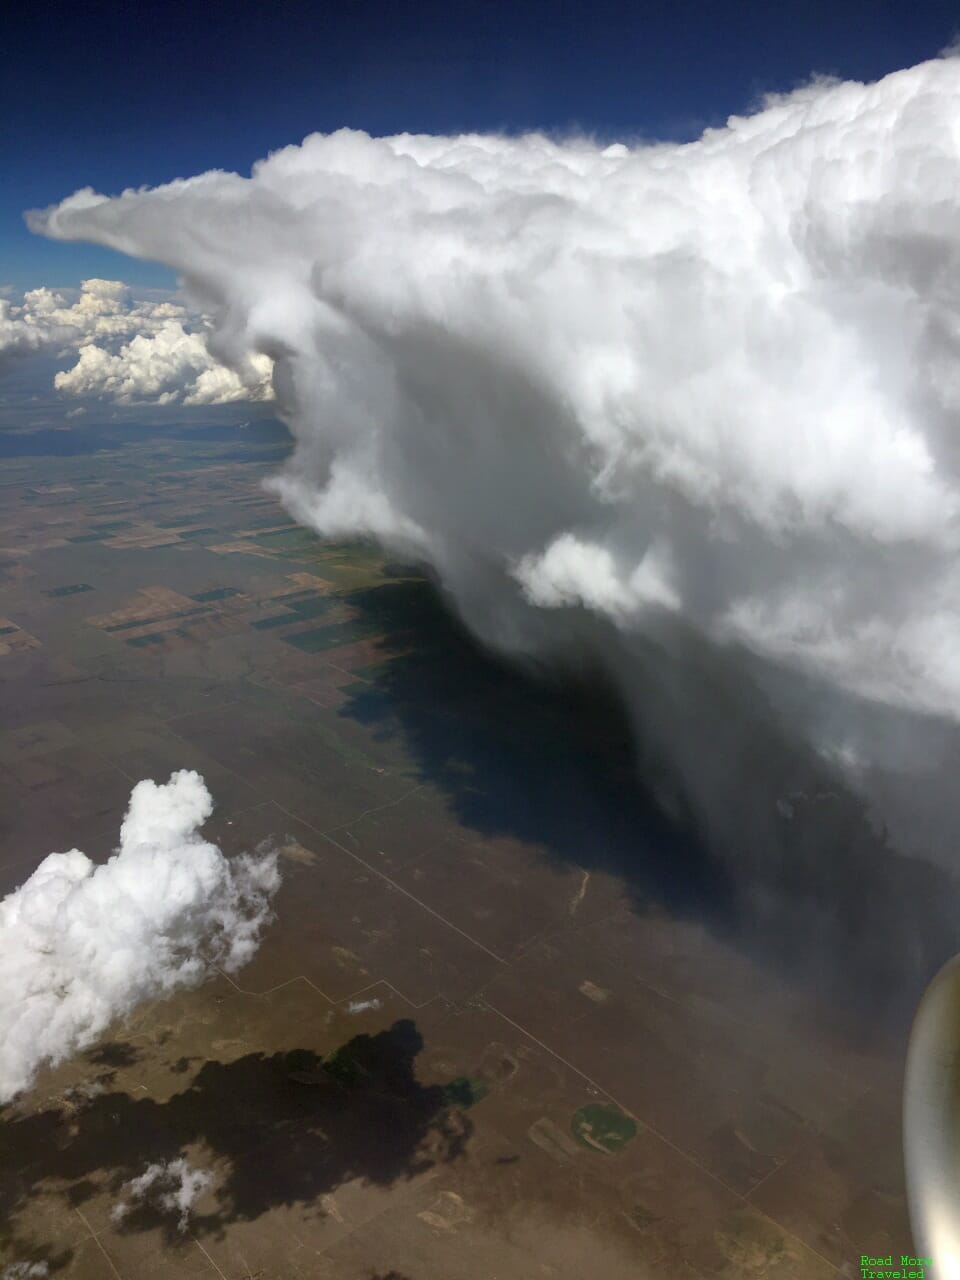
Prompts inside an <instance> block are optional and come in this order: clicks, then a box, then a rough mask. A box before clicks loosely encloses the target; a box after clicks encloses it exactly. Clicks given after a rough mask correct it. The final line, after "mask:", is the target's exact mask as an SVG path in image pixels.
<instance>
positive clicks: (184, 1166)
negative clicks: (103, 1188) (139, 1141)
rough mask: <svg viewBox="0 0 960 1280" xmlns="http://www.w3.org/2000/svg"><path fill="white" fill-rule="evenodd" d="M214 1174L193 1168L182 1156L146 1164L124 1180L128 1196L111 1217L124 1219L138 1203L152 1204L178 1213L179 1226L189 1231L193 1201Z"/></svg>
mask: <svg viewBox="0 0 960 1280" xmlns="http://www.w3.org/2000/svg"><path fill="white" fill-rule="evenodd" d="M212 1178H213V1175H212V1174H210V1173H208V1172H207V1171H206V1170H205V1169H194V1168H193V1167H192V1166H191V1165H190V1164H189V1162H188V1161H187V1160H185V1159H184V1158H183V1157H182V1156H181V1157H180V1158H178V1159H176V1160H166V1161H164V1160H161V1161H159V1162H158V1163H156V1164H149V1165H147V1167H146V1169H145V1170H144V1171H143V1173H141V1174H140V1176H139V1177H137V1178H132V1179H131V1180H130V1181H129V1182H127V1183H125V1184H124V1187H123V1192H122V1194H123V1195H125V1196H126V1197H127V1198H126V1200H121V1201H120V1203H118V1204H116V1205H114V1208H113V1211H112V1213H111V1217H112V1218H113V1220H114V1221H115V1222H121V1221H122V1220H123V1219H124V1218H125V1217H126V1216H127V1214H128V1213H129V1212H130V1210H131V1209H133V1208H135V1207H136V1206H137V1205H138V1204H141V1205H149V1206H150V1207H151V1208H153V1209H156V1210H157V1211H158V1212H160V1213H171V1214H176V1216H177V1227H178V1228H179V1230H180V1231H186V1229H187V1226H188V1225H189V1222H190V1213H191V1211H192V1209H193V1206H194V1203H195V1202H196V1200H197V1198H198V1197H199V1196H200V1195H201V1193H202V1192H203V1190H204V1188H205V1187H207V1186H209V1184H210V1182H211V1181H212Z"/></svg>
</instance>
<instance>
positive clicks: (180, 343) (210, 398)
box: [53, 319, 272, 404]
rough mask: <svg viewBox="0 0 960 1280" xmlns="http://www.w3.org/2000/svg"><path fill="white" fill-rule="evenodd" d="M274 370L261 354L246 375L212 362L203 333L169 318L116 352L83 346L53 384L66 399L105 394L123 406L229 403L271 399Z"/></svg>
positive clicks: (89, 345) (251, 363)
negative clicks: (193, 331) (181, 402)
mask: <svg viewBox="0 0 960 1280" xmlns="http://www.w3.org/2000/svg"><path fill="white" fill-rule="evenodd" d="M271 370H272V363H271V361H270V360H269V359H268V358H267V357H266V356H261V355H253V356H251V357H250V359H249V360H248V361H247V362H246V368H245V369H243V371H242V374H238V373H236V372H234V370H232V369H227V368H224V366H223V365H220V364H216V363H215V362H214V361H213V360H212V358H211V356H210V353H209V352H208V350H207V346H206V343H205V342H204V338H203V335H202V334H201V333H188V332H187V331H186V330H185V329H184V327H183V325H182V323H181V322H180V321H179V320H173V319H168V320H164V321H163V323H162V324H161V325H160V327H159V328H158V329H157V330H156V331H155V332H154V333H152V334H150V335H145V334H142V333H138V334H137V335H136V337H134V338H131V340H130V341H129V342H126V343H124V344H123V346H121V347H120V349H119V351H117V352H116V353H115V354H111V353H110V352H109V351H108V350H106V349H105V348H104V347H100V346H96V345H95V344H94V343H88V344H87V345H85V346H82V347H81V348H80V351H79V357H78V359H77V363H76V364H75V365H74V367H73V368H72V369H67V370H64V371H63V372H61V373H58V374H56V376H55V377H54V380H53V385H54V386H55V387H56V389H57V390H58V391H62V392H64V393H65V394H67V395H74V396H105V397H108V398H109V399H112V400H116V401H117V402H118V403H119V404H141V403H144V402H149V403H153V404H169V403H170V402H171V401H177V400H182V401H183V403H184V404H227V403H229V402H230V401H233V400H265V399H268V398H269V397H270V395H271V391H270V373H271Z"/></svg>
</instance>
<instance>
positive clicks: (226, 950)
mask: <svg viewBox="0 0 960 1280" xmlns="http://www.w3.org/2000/svg"><path fill="white" fill-rule="evenodd" d="M212 811H213V802H212V799H211V797H210V793H209V791H208V790H207V788H206V787H205V785H204V782H203V779H202V778H201V777H200V776H199V774H197V773H194V772H191V771H189V770H181V771H180V772H179V773H174V774H173V775H172V776H171V778H170V781H169V782H167V783H165V784H163V785H157V784H156V783H155V782H151V781H144V782H139V783H138V784H137V785H136V786H135V787H134V789H133V792H132V794H131V796H130V805H129V808H128V809H127V813H126V817H125V818H124V820H123V825H122V827H121V829H120V845H119V848H118V849H117V850H116V852H115V853H114V855H113V856H112V857H111V858H110V860H109V861H108V862H106V863H104V864H103V865H102V866H96V865H95V864H94V863H92V862H91V861H90V859H89V858H88V857H86V855H85V854H83V853H81V852H80V850H79V849H71V850H70V852H69V853H52V854H50V856H49V857H47V858H45V859H44V860H43V862H41V864H40V866H39V867H37V869H36V871H35V872H34V873H33V875H32V876H31V877H30V879H29V880H27V881H26V883H25V884H23V885H21V887H20V888H19V889H17V890H15V891H14V892H13V893H11V894H9V895H8V896H7V897H6V898H4V899H3V901H2V902H0V1025H2V1026H3V1029H4V1035H3V1040H2V1042H0V1101H6V1100H8V1099H10V1098H11V1097H13V1096H14V1095H15V1094H17V1093H18V1092H19V1091H20V1090H22V1089H25V1088H26V1087H28V1086H29V1084H30V1082H31V1080H32V1078H33V1076H34V1073H35V1072H36V1070H37V1068H38V1067H39V1066H40V1065H41V1064H42V1063H44V1062H52V1063H56V1062H59V1061H61V1060H62V1059H63V1058H65V1057H67V1056H68V1055H69V1054H71V1053H73V1052H75V1051H76V1050H78V1049H82V1048H85V1047H87V1046H88V1045H90V1044H92V1043H93V1042H94V1041H95V1040H96V1038H97V1037H98V1036H99V1035H101V1033H102V1032H103V1031H105V1030H106V1028H107V1027H108V1026H109V1025H110V1023H111V1022H112V1021H113V1020H114V1019H115V1018H118V1017H121V1016H123V1015H124V1014H126V1013H127V1012H129V1010H130V1009H132V1008H133V1006H134V1005H136V1004H137V1003H138V1002H139V1001H141V1000H145V999H149V998H156V997H158V996H162V995H166V994H167V993H169V992H171V991H173V990H175V989H176V988H178V987H183V986H193V985H196V984H197V983H200V982H202V981H203V980H204V979H205V978H207V977H208V976H209V975H210V974H211V973H212V972H213V971H214V970H215V968H217V967H219V968H223V969H225V970H227V971H233V970H236V969H238V968H239V967H240V966H241V965H243V964H245V963H246V962H247V961H248V960H249V959H250V958H251V956H252V955H253V953H254V952H255V950H256V948H257V945H258V942H259V938H260V934H261V932H262V930H263V928H264V926H265V924H266V923H267V921H268V919H269V913H270V912H269V909H270V900H271V897H272V895H273V893H274V892H275V891H276V889H277V887H278V884H279V873H278V870H277V862H276V855H275V854H274V853H272V852H269V851H260V852H258V853H257V854H255V855H249V856H245V857H242V858H238V859H234V860H232V861H230V860H228V859H227V858H225V857H224V855H223V854H222V853H221V851H220V850H219V849H218V848H217V847H216V846H215V845H213V844H210V843H209V842H208V841H206V840H204V839H203V838H202V837H201V836H200V834H199V828H200V826H201V825H202V824H203V822H204V821H205V820H206V819H207V818H208V817H209V816H210V814H211V812H212Z"/></svg>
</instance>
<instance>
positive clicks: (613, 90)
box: [0, 0, 956, 288]
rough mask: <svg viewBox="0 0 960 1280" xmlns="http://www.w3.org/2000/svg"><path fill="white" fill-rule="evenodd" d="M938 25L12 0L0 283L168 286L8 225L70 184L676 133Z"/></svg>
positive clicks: (625, 7)
mask: <svg viewBox="0 0 960 1280" xmlns="http://www.w3.org/2000/svg"><path fill="white" fill-rule="evenodd" d="M955 29H956V18H955V17H954V16H952V15H951V13H950V11H949V7H948V6H944V5H942V4H933V3H923V2H921V3H915V4H911V3H907V2H905V0H890V2H889V3H883V4H881V3H865V2H863V0H835V2H833V3H824V2H823V0H781V2H780V3H777V4H772V3H770V2H769V0H764V2H763V3H758V2H757V0H739V2H738V3H737V2H735V3H727V4H713V3H710V2H709V0H706V2H704V0H699V2H698V3H685V2H684V0H679V2H678V0H674V2H673V3H667V2H661V0H657V2H656V3H650V4H633V5H631V4H629V3H624V0H589V2H587V0H566V2H565V0H518V2H514V3H497V2H496V0H483V2H482V3H481V2H478V0H457V3H456V4H452V3H450V2H449V0H444V3H442V4H441V3H437V2H436V0H417V2H416V3H407V4H403V3H397V2H395V3H391V4H388V3H383V2H382V0H353V2H352V3H338V4H333V5H322V4H316V3H304V2H303V0H280V2H279V3H275V4H274V3H271V4H264V3H248V2H247V0H236V2H234V3H230V4H226V3H223V0H208V3H206V4H202V5H200V4H196V3H191V4H185V3H181V0H165V2H164V3H156V2H155V0H145V2H144V3H140V4H138V5H136V6H133V5H124V4H120V3H114V4H102V3H96V0H93V2H91V3H87V4H84V5H76V6H72V5H65V6H57V7H54V6H52V5H43V4H38V5H28V4H20V5H14V6H12V7H11V11H10V12H9V13H8V14H7V15H6V16H5V19H4V37H3V43H4V46H5V48H4V73H3V76H2V77H0V119H3V121H4V128H3V130H2V137H0V158H2V175H3V177H2V181H0V284H3V283H8V284H12V285H14V286H15V287H17V288H29V287H32V286H35V285H39V284H49V285H61V286H73V285H76V284H78V283H79V281H80V279H81V278H82V277H84V276H89V275H99V276H107V277H114V278H118V277H119V278H123V279H125V280H127V281H129V282H131V283H133V284H140V285H158V286H163V285H166V284H172V283H173V279H172V277H171V275H170V273H169V272H167V271H166V270H165V269H163V268H160V267H157V266H154V265H152V264H148V263H135V262H131V261H130V260H129V259H125V258H121V257H120V256H119V255H115V254H112V253H110V252H108V251H106V250H102V249H94V248H88V247H86V246H82V245H67V244H53V243H50V242H47V241H44V240H41V239H38V238H36V237H33V236H31V235H30V234H29V233H28V232H27V231H26V229H25V227H24V226H23V222H22V216H21V215H22V212H23V210H24V209H26V208H30V207H37V206H43V205H47V204H50V203H52V202H54V201H56V200H59V199H61V198H62V197H64V196H65V195H68V194H69V193H70V192H72V191H74V190H75V189H76V188H77V187H81V186H87V185H91V186H93V187H95V188H97V189H98V190H100V191H104V192H106V193H114V192H117V191H119V190H122V189H123V188H124V187H128V186H139V185H141V184H149V185H154V184H156V183H160V182H164V181H168V180H169V179H171V178H174V177H177V176H185V175H188V174H191V173H197V172H200V171H202V170H204V169H209V168H226V169H236V170H238V171H240V172H246V171H248V170H249V167H250V165H251V163H252V162H253V161H254V160H256V159H258V158H259V157H261V156H263V155H265V154H266V153H267V152H268V151H270V150H272V149H275V148H276V147H279V146H283V145H286V144H287V143H290V142H298V141H300V139H301V138H302V137H303V136H304V135H305V134H307V133H310V132H313V131H314V130H323V131H328V130H332V129H336V128H339V127H340V126H342V125H349V126H352V127H354V128H360V129H366V130H367V131H369V132H371V133H381V134H382V133H395V132H401V131H404V130H409V131H415V132H433V133H436V132H456V131H461V130H467V129H472V130H490V129H505V130H508V131H510V132H514V131H519V130H522V129H526V128H542V129H549V130H566V129H569V128H571V127H576V128H581V129H585V130H588V131H590V132H597V133H600V134H602V135H604V136H607V135H609V136H610V137H619V136H623V135H627V136H630V137H636V136H638V135H643V136H651V137H661V138H675V139H689V138H692V137H695V136H696V135H697V134H698V133H699V132H700V131H701V130H702V129H703V127H704V126H705V125H708V124H721V123H722V122H723V121H724V120H725V119H726V117H727V116H728V115H729V114H730V113H731V112H738V111H743V110H745V109H747V108H748V107H749V106H750V104H751V103H752V102H754V101H755V100H756V99H757V97H758V96H759V95H760V94H761V93H763V92H765V91H768V90H786V89H789V88H791V87H793V86H794V85H796V84H797V83H798V82H800V81H802V80H804V79H806V78H807V77H808V76H809V75H810V74H811V73H812V72H822V73H828V74H835V75H838V76H841V77H842V78H845V79H867V80H871V79H876V78H878V77H880V76H882V75H884V74H886V73H887V72H889V71H892V70H895V69H896V68H899V67H903V66H909V65H911V64H912V63H915V62H919V61H923V60H924V59H926V58H928V57H931V56H933V55H934V54H936V52H937V51H938V50H939V49H940V48H942V47H943V46H944V45H945V44H946V43H947V42H948V41H949V40H950V39H951V37H952V35H953V34H954V32H955Z"/></svg>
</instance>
